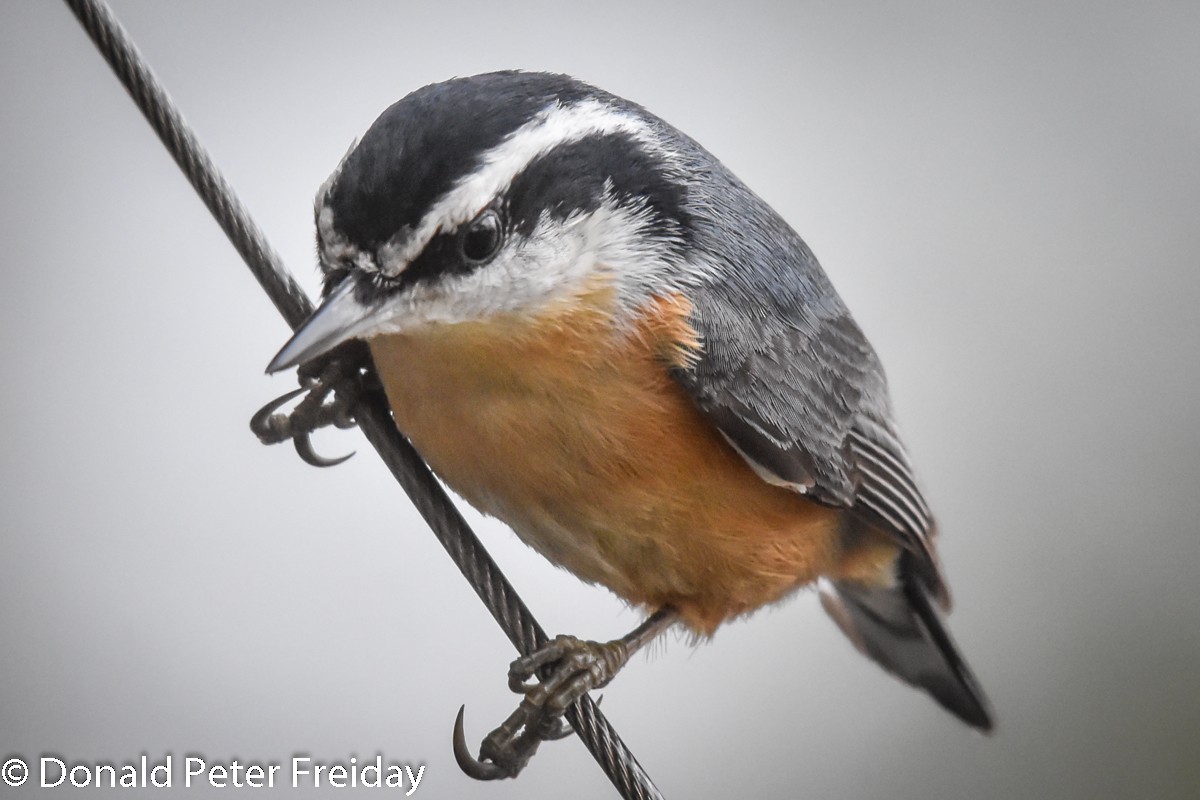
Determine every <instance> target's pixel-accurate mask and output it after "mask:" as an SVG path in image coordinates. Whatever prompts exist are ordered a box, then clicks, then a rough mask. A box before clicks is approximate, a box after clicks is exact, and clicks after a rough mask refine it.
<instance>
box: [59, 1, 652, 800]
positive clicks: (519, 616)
mask: <svg viewBox="0 0 1200 800" xmlns="http://www.w3.org/2000/svg"><path fill="white" fill-rule="evenodd" d="M65 2H66V4H67V5H68V6H69V7H70V9H71V11H72V12H74V14H75V16H76V17H77V18H78V19H79V22H80V24H81V25H82V26H83V28H84V30H86V31H87V34H88V36H89V37H91V40H92V42H93V44H95V45H96V48H97V49H98V50H99V51H100V52H101V54H102V55H103V56H104V59H105V60H106V61H107V62H108V65H109V66H110V67H111V68H112V70H113V72H114V73H116V76H117V78H118V79H119V80H120V81H121V83H122V84H123V85H124V86H125V88H126V89H127V90H128V91H129V94H130V96H131V97H132V98H133V101H134V103H136V104H137V107H138V108H139V109H141V111H142V114H143V115H144V116H145V117H146V120H147V122H149V123H150V126H151V127H152V128H153V129H154V132H155V133H157V134H158V137H159V139H161V140H162V143H163V145H164V146H166V148H167V151H168V152H169V153H170V154H171V156H172V158H174V159H175V163H177V164H178V165H179V168H180V169H181V170H183V173H184V174H185V175H186V176H187V179H188V181H189V182H190V183H191V184H192V188H194V189H195V190H196V193H197V194H199V195H200V198H201V200H203V201H204V204H205V206H207V207H208V210H209V212H210V213H212V215H213V218H214V219H216V221H217V223H218V224H219V225H220V226H221V230H223V231H224V232H225V235H226V236H227V237H229V241H230V243H231V244H233V247H234V249H236V250H237V251H238V254H239V255H241V257H242V259H243V260H244V261H245V262H246V265H247V266H248V267H249V268H250V271H251V272H252V273H253V274H254V277H255V278H256V279H257V280H258V282H259V284H260V285H261V286H262V288H263V290H264V291H265V292H266V293H267V296H268V297H269V298H270V300H271V302H272V303H274V304H275V308H277V309H278V310H279V313H280V314H281V315H282V316H283V318H284V319H285V320H286V321H287V323H288V325H289V326H291V327H292V328H293V329H295V328H297V327H298V326H299V325H300V324H301V323H302V322H304V320H306V319H307V318H308V317H309V315H310V314H312V311H313V306H312V303H311V302H310V301H309V299H308V297H307V296H306V295H305V293H304V291H303V290H302V289H301V288H300V287H299V285H298V284H297V283H296V282H295V281H294V280H293V279H292V278H291V276H290V275H289V274H288V273H287V272H285V270H284V268H283V262H282V260H281V259H280V257H279V255H278V253H276V252H275V250H274V249H273V248H272V247H271V245H270V244H269V243H268V242H267V240H266V237H265V236H264V235H263V232H262V231H261V230H260V229H259V227H258V226H257V225H256V224H255V223H254V221H253V220H252V219H251V218H250V215H249V213H248V212H247V211H246V209H245V207H243V206H242V204H241V203H240V202H239V201H238V199H237V196H236V195H235V194H234V191H233V189H232V187H230V186H229V184H228V183H227V182H226V181H225V179H224V178H223V177H222V176H221V174H220V172H219V171H218V170H217V168H216V166H215V165H214V164H213V163H212V160H211V159H210V158H209V157H208V154H207V153H206V152H205V150H204V148H203V147H202V146H201V145H200V142H199V140H197V139H196V136H195V134H194V133H193V132H192V130H191V128H190V127H188V125H187V123H186V122H185V121H184V119H183V116H182V115H181V114H180V113H179V110H178V109H177V108H176V107H175V105H174V103H173V102H172V101H171V99H170V98H169V97H168V96H167V93H166V90H165V89H163V87H162V85H161V84H160V83H159V82H158V80H157V79H156V78H155V77H154V74H153V73H152V72H151V70H150V67H149V66H148V65H147V64H146V62H145V61H144V60H143V59H142V57H141V54H140V53H139V52H138V50H137V48H136V47H135V46H134V44H133V42H132V41H131V40H130V38H129V36H128V35H127V34H126V33H125V31H124V29H123V28H122V27H121V25H120V23H118V22H117V20H116V18H115V17H114V16H113V14H112V12H111V10H110V9H109V8H108V5H107V4H106V3H104V2H102V0H65ZM354 417H355V419H356V420H357V421H358V426H359V428H360V429H361V430H362V432H363V434H364V435H365V436H366V437H367V441H369V442H370V443H371V445H372V446H373V447H374V448H375V449H376V451H378V453H379V455H380V457H381V458H382V459H383V461H384V463H385V464H387V467H388V469H390V470H391V472H392V475H394V476H395V478H396V480H397V481H398V482H399V484H400V486H401V488H402V489H404V491H405V493H406V494H407V495H408V496H409V498H410V499H411V500H412V502H413V505H414V506H416V508H417V511H418V512H419V513H420V514H421V516H422V517H423V518H424V519H425V522H426V523H428V525H429V527H430V528H431V529H432V530H433V533H434V535H435V536H437V538H438V541H439V542H441V543H442V546H443V547H444V548H446V552H447V553H449V554H450V557H451V558H452V559H453V560H454V563H455V564H456V565H457V566H458V568H459V570H460V571H461V572H462V574H463V576H464V577H465V578H466V579H467V581H468V582H469V583H470V584H471V588H473V589H474V590H475V593H476V594H478V595H479V598H480V599H481V600H482V601H483V602H484V605H486V606H487V608H488V611H490V612H491V614H492V616H493V617H494V618H495V620H496V622H497V623H498V624H499V625H500V627H501V628H502V629H503V630H504V633H505V634H506V635H507V636H508V638H509V641H511V642H512V643H513V646H514V647H516V648H517V650H518V652H520V653H521V654H522V655H528V654H529V653H532V652H534V651H535V650H537V649H538V648H539V647H541V646H542V645H544V644H545V643H546V642H547V641H548V639H547V637H546V633H545V631H543V630H542V627H541V625H539V624H538V622H537V620H536V619H534V617H533V614H532V613H530V611H529V608H528V607H527V606H526V605H525V603H524V601H522V600H521V598H520V597H519V596H518V595H517V592H516V589H514V588H513V586H512V584H511V583H509V582H508V579H507V578H506V577H504V574H503V573H502V572H501V571H500V567H499V566H497V564H496V562H495V561H493V560H492V557H491V556H490V555H489V554H488V552H487V551H486V550H485V549H484V547H483V544H482V543H481V542H480V541H479V539H478V537H476V535H475V533H474V532H473V531H472V530H471V528H470V527H469V526H468V525H467V523H466V520H464V519H463V518H462V515H461V514H459V512H458V509H457V508H455V506H454V504H453V503H452V502H451V501H450V498H449V497H447V496H446V493H445V492H444V491H443V490H442V488H441V486H439V485H438V483H437V480H436V479H435V478H434V476H433V473H432V472H431V471H430V470H429V467H428V466H426V464H425V462H424V461H423V460H422V459H421V456H420V455H419V454H418V453H417V451H416V450H415V449H413V447H412V445H411V444H409V442H408V440H407V439H405V438H404V437H403V436H401V435H400V433H399V431H398V430H397V429H396V426H395V424H393V422H392V418H391V413H390V411H389V410H388V408H387V405H386V402H385V401H383V400H382V399H381V398H379V397H378V396H376V395H374V394H367V395H365V396H364V397H363V399H362V400H361V401H359V403H358V404H357V405H356V406H355V408H354ZM566 718H567V721H568V722H569V723H570V724H571V727H572V728H574V730H575V732H576V733H577V734H578V736H579V738H580V740H581V741H582V742H583V743H584V745H585V746H586V747H587V749H588V750H589V751H590V752H591V754H592V756H593V757H594V758H595V759H596V761H597V762H598V763H599V764H600V766H601V768H602V769H603V770H604V773H605V774H606V775H607V776H608V778H609V780H610V781H612V783H613V785H614V786H615V787H617V791H619V792H620V793H621V796H622V797H623V798H625V799H626V800H656V799H657V800H661V798H662V794H661V793H660V792H659V791H658V789H657V788H656V787H655V786H654V783H653V781H651V780H650V777H649V776H648V775H647V774H646V772H645V770H644V769H643V768H642V766H641V764H639V763H638V761H637V759H636V758H635V757H634V755H633V753H631V752H630V751H629V748H628V747H626V746H625V743H624V742H622V741H621V738H620V737H619V736H618V735H617V732H616V731H615V730H614V729H613V727H612V725H610V724H609V722H608V720H607V719H605V717H604V715H603V714H602V713H601V712H600V709H599V708H598V707H597V706H596V704H595V702H594V701H593V700H592V699H591V698H590V697H589V696H587V695H584V696H583V697H582V698H580V699H579V700H578V701H577V702H576V703H575V704H574V705H572V706H571V707H570V708H568V709H567V713H566Z"/></svg>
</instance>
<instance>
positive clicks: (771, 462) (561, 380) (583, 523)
mask: <svg viewBox="0 0 1200 800" xmlns="http://www.w3.org/2000/svg"><path fill="white" fill-rule="evenodd" d="M316 223H317V249H318V254H319V258H320V262H321V267H322V270H323V272H324V290H325V291H324V294H325V300H324V303H323V304H322V305H321V307H320V309H319V310H318V311H317V312H316V313H315V314H314V315H313V316H312V318H311V319H309V320H308V322H307V323H306V324H305V325H304V326H303V327H302V328H301V329H300V330H299V331H298V332H297V333H296V335H295V336H294V337H293V338H292V340H291V341H290V342H288V343H287V345H286V346H285V347H284V348H283V349H282V350H281V351H280V353H279V354H278V355H277V356H276V357H275V359H274V361H272V362H271V365H270V367H269V371H272V372H274V371H277V370H282V369H285V368H287V367H290V366H293V365H296V364H301V363H304V362H308V361H310V360H312V359H314V358H316V357H318V356H321V355H323V354H325V353H327V352H328V351H330V350H331V349H333V348H334V347H336V346H338V345H340V344H342V343H344V342H347V341H349V340H351V339H360V340H365V341H366V342H367V344H368V346H369V349H370V354H371V358H372V360H373V362H374V366H375V369H376V370H377V373H378V376H379V378H380V379H381V382H382V384H383V388H384V390H385V391H386V394H387V398H388V401H389V403H390V405H391V408H392V411H393V414H394V416H395V420H396V424H397V426H399V428H400V430H401V431H402V432H403V433H404V435H406V436H407V437H408V438H409V439H410V440H411V441H412V443H413V444H414V445H415V446H416V448H417V449H418V450H419V451H420V453H421V454H422V455H423V456H424V457H425V459H426V460H427V461H428V463H429V465H430V466H431V467H432V468H433V470H434V471H435V472H436V473H437V474H438V475H439V476H441V477H442V478H443V479H444V480H445V481H446V483H447V484H449V485H450V486H451V487H452V488H453V489H454V490H455V491H456V492H458V493H459V494H460V495H462V496H463V497H464V498H465V499H466V500H467V501H468V502H470V503H471V504H472V505H473V506H475V507H476V508H477V509H479V510H480V511H482V512H484V513H486V514H491V515H494V516H496V517H498V518H500V519H501V520H503V521H505V522H506V523H508V524H509V525H511V526H512V528H513V530H514V531H516V533H517V535H518V536H520V537H521V539H523V540H524V541H525V542H527V543H528V544H529V545H530V546H532V547H533V548H534V549H535V550H537V551H538V552H540V553H541V554H542V555H544V556H545V557H546V558H548V559H549V560H550V561H551V562H553V563H554V564H557V565H559V566H561V567H564V568H566V569H568V570H570V571H571V572H572V573H574V574H575V575H577V576H578V577H579V578H580V579H582V580H585V581H588V582H590V583H598V584H601V585H603V586H607V587H608V588H609V589H611V590H612V591H613V592H615V593H616V594H617V595H618V596H620V597H621V598H623V599H624V600H625V601H627V602H629V603H632V604H634V605H636V606H639V607H642V608H645V609H647V610H650V611H652V612H653V614H652V615H651V616H650V617H649V618H648V619H647V621H646V622H645V623H644V624H643V625H642V626H640V627H639V628H638V629H637V630H635V631H634V632H633V633H631V634H630V635H629V636H627V637H624V638H623V639H620V640H616V641H614V642H609V643H605V644H598V643H595V642H581V641H578V640H576V639H573V638H571V637H559V638H558V639H556V640H554V641H553V642H552V643H551V644H550V645H548V646H547V647H546V648H545V649H544V650H542V651H539V652H538V653H535V654H534V655H533V656H530V657H528V658H522V659H518V660H517V661H516V662H514V664H513V666H512V669H511V672H510V683H511V685H512V686H513V688H514V689H516V690H518V691H521V692H525V693H526V702H525V703H522V709H523V710H519V712H518V714H516V715H514V718H510V720H509V721H508V722H507V723H505V725H504V726H501V728H499V729H497V731H496V732H494V733H493V734H492V735H491V736H489V737H488V739H487V740H485V743H484V747H483V749H482V750H481V754H482V756H483V758H484V759H486V760H487V761H490V762H492V763H483V762H476V761H473V760H472V759H470V758H469V756H468V755H465V754H463V753H462V752H461V751H462V750H463V747H462V745H461V739H462V736H461V727H460V728H459V731H458V736H457V742H458V744H459V747H458V749H457V750H456V752H457V753H458V755H459V756H460V763H463V765H464V768H466V769H468V770H469V771H472V774H475V775H477V776H479V777H497V776H500V775H507V774H515V773H516V771H518V770H519V769H520V766H521V765H522V764H523V763H524V761H525V760H526V759H527V758H528V756H529V754H530V753H531V752H532V748H533V747H536V741H532V742H531V737H530V736H529V735H528V732H530V731H532V732H534V733H535V734H536V736H534V737H532V738H534V739H536V738H539V737H540V738H547V737H549V736H552V735H555V734H556V733H557V729H556V728H555V724H556V723H557V722H558V720H557V715H560V714H561V713H562V710H563V709H564V708H565V707H566V706H567V705H568V704H570V703H571V702H572V701H573V700H574V699H575V698H577V697H578V696H579V695H580V694H582V693H583V692H584V691H587V690H588V689H591V688H595V687H598V686H602V685H604V684H605V683H607V681H609V680H610V679H611V678H612V676H613V674H614V673H615V672H616V671H617V670H618V669H620V667H621V665H622V664H623V663H624V662H625V661H626V660H627V659H628V657H629V654H630V653H632V652H633V651H634V650H636V649H637V648H638V647H640V646H641V645H642V644H644V643H645V642H647V641H649V640H650V639H652V638H653V637H654V636H656V635H657V634H658V633H659V632H661V631H662V630H664V629H666V628H667V627H669V626H671V625H673V624H676V623H678V624H680V625H682V626H685V627H686V628H688V629H690V630H691V631H693V632H695V633H697V634H700V635H703V636H708V635H711V634H712V633H713V632H714V631H715V630H716V629H717V627H718V626H719V625H720V624H721V623H722V622H724V621H726V620H728V619H731V618H733V617H737V616H739V615H742V614H746V613H748V612H751V611H753V610H755V609H757V608H759V607H761V606H763V605H765V604H768V603H773V602H776V601H778V600H780V599H781V598H784V597H786V596H788V595H789V594H790V593H792V592H793V591H795V590H796V589H797V588H798V587H801V586H804V585H806V584H809V583H811V582H814V581H819V585H820V589H821V596H822V601H823V604H824V606H825V608H826V610H827V611H828V612H829V613H830V615H831V616H832V617H833V618H834V620H835V621H836V622H837V624H838V625H839V626H840V627H841V629H842V630H843V631H844V632H845V633H846V635H847V636H848V637H849V638H850V639H851V640H852V641H853V642H854V644H855V646H856V647H858V649H859V650H861V651H862V652H863V653H864V654H865V655H867V656H869V657H870V658H872V659H874V660H875V661H877V662H878V663H880V664H881V665H882V666H883V667H884V668H885V669H887V670H888V671H890V672H892V673H893V674H895V675H897V676H898V677H900V678H901V679H903V680H905V681H907V682H909V683H911V684H914V685H916V686H918V687H920V688H922V689H924V690H925V691H927V692H929V694H931V695H932V696H933V697H934V699H935V700H937V701H938V702H939V703H941V704H942V705H943V706H945V707H946V708H947V709H949V710H950V711H951V712H952V713H954V714H955V715H957V716H958V717H960V718H961V719H962V720H963V721H965V722H966V723H968V724H969V725H972V726H974V727H976V728H979V729H982V730H988V729H990V728H991V726H992V717H991V713H990V711H989V708H988V703H987V701H986V699H985V698H984V695H983V692H982V691H981V690H980V688H979V686H978V684H977V683H976V681H975V679H974V677H973V676H972V674H971V672H970V670H969V669H968V667H967V665H966V663H965V662H964V660H963V658H962V657H961V656H960V655H959V653H958V651H957V650H956V648H955V646H954V644H953V643H952V641H951V639H950V637H949V635H948V633H947V632H946V629H945V627H944V626H943V623H942V620H941V612H944V611H946V610H948V608H949V595H948V593H947V590H946V583H945V580H944V579H943V577H942V572H941V569H940V566H939V563H938V559H937V555H936V553H935V550H934V531H935V528H934V521H933V517H932V516H931V514H930V511H929V508H928V506H927V505H926V502H925V499H924V498H923V497H922V495H921V492H920V490H919V489H918V486H917V483H916V480H915V479H914V477H913V471H912V468H911V466H910V463H909V458H908V455H907V454H906V453H905V449H904V447H903V445H902V444H901V443H900V439H899V438H898V436H897V434H896V428H895V426H894V424H893V421H892V410H891V406H890V403H889V400H888V393H887V386H886V383H885V379H884V373H883V369H882V367H881V366H880V364H879V361H878V359H877V357H876V355H875V352H874V351H873V350H872V348H871V346H870V344H868V343H867V340H866V338H864V336H863V334H862V332H861V331H860V330H859V327H858V325H857V324H855V322H854V320H853V319H852V318H851V316H850V313H849V311H847V309H846V307H845V305H844V304H843V303H842V300H841V299H840V298H839V297H838V295H837V293H836V292H835V291H834V289H833V287H832V285H830V282H829V280H828V278H827V277H826V276H825V273H824V272H823V271H822V270H821V267H820V265H819V264H818V263H817V260H816V258H815V257H814V256H813V254H812V252H811V251H810V250H809V249H808V247H807V246H806V245H805V243H804V242H803V241H802V240H801V239H800V237H799V236H798V235H797V234H796V233H795V232H794V231H793V230H792V229H791V228H790V227H789V226H788V224H787V223H786V222H784V221H783V219H781V218H780V217H779V215H778V214H776V213H775V211H774V210H772V209H771V208H770V207H769V206H768V205H767V204H766V203H765V202H763V200H761V199H760V198H759V197H758V196H757V195H755V194H754V193H753V192H752V191H750V189H748V188H747V187H746V186H745V185H744V184H743V183H742V182H741V181H740V180H738V178H736V177H735V176H734V175H733V174H732V173H730V172H729V170H728V169H726V168H725V166H724V165H722V164H721V162H720V161H718V160H717V159H716V158H714V157H713V156H712V155H711V154H710V153H709V152H708V151H707V150H705V149H704V148H702V147H701V146H700V145H698V144H697V143H696V142H694V141H693V140H692V139H690V138H689V137H688V136H686V135H685V134H683V133H681V132H680V131H678V130H676V129H675V128H673V127H672V126H670V125H668V124H667V123H666V122H664V121H662V120H661V119H659V118H658V117H656V116H654V115H653V114H650V113H649V112H647V111H646V110H645V109H643V108H641V107H640V106H638V105H636V104H634V103H631V102H629V101H626V100H623V99H621V98H619V97H615V96H614V95H611V94H608V93H607V92H604V91H601V90H599V89H596V88H594V87H591V86H588V85H586V84H584V83H581V82H579V81H577V80H574V79H572V78H569V77H566V76H562V75H549V74H538V73H523V72H499V73H493V74H488V75H478V76H475V77H471V78H461V79H455V80H451V81H447V82H445V83H439V84H435V85H432V86H427V87H425V88H423V89H420V90H418V91H416V92H413V93H412V94H410V95H408V96H407V97H405V98H404V99H403V100H401V101H399V102H398V103H396V104H395V105H393V106H392V107H391V108H389V109H388V110H387V111H385V112H384V113H383V115H382V116H380V117H379V119H378V120H377V121H376V122H375V123H374V124H373V125H372V126H371V128H370V130H368V131H367V133H366V134H365V135H364V136H363V138H362V140H361V141H360V142H359V143H358V144H357V145H356V146H355V147H353V148H352V149H351V151H350V152H349V153H348V154H347V155H346V157H345V158H344V159H343V160H342V163H341V164H340V165H339V166H338V167H337V169H336V171H335V172H334V173H333V175H332V176H331V177H330V178H329V180H328V181H327V182H326V183H325V184H324V185H323V186H322V187H321V189H320V191H319V193H318V195H317V199H316ZM538 675H541V676H542V678H543V679H542V680H541V682H540V683H538V684H534V685H531V684H530V683H528V682H529V681H531V680H532V679H533V678H534V677H535V676H538ZM460 722H461V717H460Z"/></svg>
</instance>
